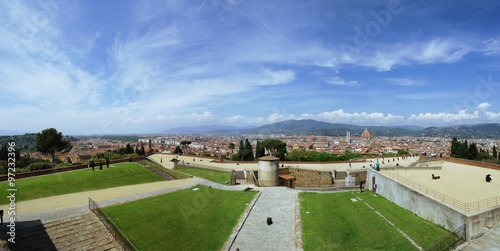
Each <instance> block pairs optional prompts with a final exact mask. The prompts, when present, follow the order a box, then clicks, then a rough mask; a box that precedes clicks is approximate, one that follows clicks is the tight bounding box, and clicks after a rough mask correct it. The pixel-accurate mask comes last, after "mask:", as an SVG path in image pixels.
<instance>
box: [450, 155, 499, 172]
mask: <svg viewBox="0 0 500 251" xmlns="http://www.w3.org/2000/svg"><path fill="white" fill-rule="evenodd" d="M443 159H444V160H445V161H449V162H454V163H458V164H464V165H471V166H478V167H484V168H489V169H495V170H500V165H499V164H493V163H487V162H482V161H475V160H468V159H460V158H453V157H443Z"/></svg>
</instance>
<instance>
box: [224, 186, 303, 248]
mask: <svg viewBox="0 0 500 251" xmlns="http://www.w3.org/2000/svg"><path fill="white" fill-rule="evenodd" d="M261 191H262V194H261V196H260V198H259V199H258V200H257V202H256V203H255V205H254V207H253V209H252V210H251V211H250V214H249V216H248V218H247V219H246V221H245V223H244V224H243V227H242V228H241V230H240V232H239V233H238V235H237V237H236V239H235V241H234V243H233V245H232V247H231V249H230V250H236V249H237V248H239V250H241V251H245V250H301V249H302V245H301V232H300V230H299V229H296V226H297V220H298V219H297V217H300V216H299V215H297V214H296V212H297V210H298V207H299V202H298V192H297V191H295V190H293V189H289V188H286V187H265V188H262V189H261ZM267 217H271V218H272V221H273V224H271V225H267Z"/></svg>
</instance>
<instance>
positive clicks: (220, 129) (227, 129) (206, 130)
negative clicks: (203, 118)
mask: <svg viewBox="0 0 500 251" xmlns="http://www.w3.org/2000/svg"><path fill="white" fill-rule="evenodd" d="M251 128H253V127H237V126H223V125H211V126H195V127H178V128H171V129H167V130H165V131H162V132H161V133H162V134H240V133H244V132H245V131H247V130H249V129H251Z"/></svg>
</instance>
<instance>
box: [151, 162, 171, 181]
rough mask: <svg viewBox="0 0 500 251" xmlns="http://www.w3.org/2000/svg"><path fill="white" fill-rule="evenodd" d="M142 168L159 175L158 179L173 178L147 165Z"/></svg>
mask: <svg viewBox="0 0 500 251" xmlns="http://www.w3.org/2000/svg"><path fill="white" fill-rule="evenodd" d="M144 167H146V168H147V169H149V170H150V171H151V172H153V173H155V174H157V175H159V176H160V177H162V178H164V179H166V180H174V177H172V176H171V175H170V174H168V173H165V172H162V171H160V170H158V169H156V168H154V167H151V166H148V165H144Z"/></svg>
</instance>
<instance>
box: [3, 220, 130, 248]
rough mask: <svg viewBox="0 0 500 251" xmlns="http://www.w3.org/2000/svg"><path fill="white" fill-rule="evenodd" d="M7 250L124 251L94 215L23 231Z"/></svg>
mask: <svg viewBox="0 0 500 251" xmlns="http://www.w3.org/2000/svg"><path fill="white" fill-rule="evenodd" d="M7 250H12V251H16V250H23V251H30V250H103V251H104V250H110V251H111V250H117V251H118V250H123V249H122V248H121V246H120V244H118V243H117V242H116V241H115V240H114V239H113V236H112V235H111V234H110V233H109V232H108V230H107V229H106V227H105V226H104V225H103V224H102V223H101V222H99V220H98V219H97V218H96V217H95V216H94V215H92V214H90V213H88V214H84V215H80V216H76V217H71V218H66V219H62V220H56V221H51V222H47V223H44V224H38V225H35V226H31V227H27V228H24V229H20V230H19V231H18V232H17V234H16V243H15V244H11V243H9V245H8V249H7Z"/></svg>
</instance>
